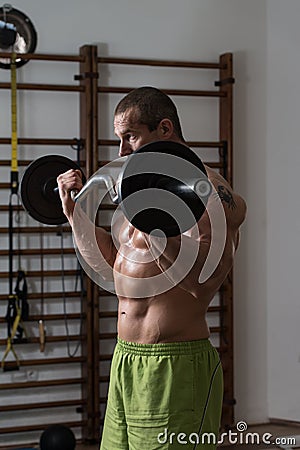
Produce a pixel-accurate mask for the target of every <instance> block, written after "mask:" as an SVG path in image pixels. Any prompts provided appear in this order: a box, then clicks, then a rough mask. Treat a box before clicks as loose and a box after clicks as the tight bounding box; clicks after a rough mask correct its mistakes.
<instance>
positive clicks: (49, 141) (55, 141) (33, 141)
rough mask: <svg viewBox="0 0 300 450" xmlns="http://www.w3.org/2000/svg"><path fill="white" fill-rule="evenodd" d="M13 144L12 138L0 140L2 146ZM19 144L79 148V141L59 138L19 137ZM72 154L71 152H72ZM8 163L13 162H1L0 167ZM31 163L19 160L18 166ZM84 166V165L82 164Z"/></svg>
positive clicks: (73, 154)
mask: <svg viewBox="0 0 300 450" xmlns="http://www.w3.org/2000/svg"><path fill="white" fill-rule="evenodd" d="M10 144H11V138H10V137H3V138H0V145H10ZM18 144H19V145H58V146H60V145H62V146H64V147H66V146H72V145H73V146H77V144H78V141H77V139H74V138H73V139H59V138H22V137H18ZM70 154H71V152H70ZM72 156H75V152H74V150H73V153H72ZM4 161H6V164H7V163H8V164H9V165H10V164H11V161H10V160H9V159H7V160H0V165H3V162H4ZM30 162H31V161H29V160H26V161H25V160H22V159H20V160H18V165H19V166H21V165H27V164H29V163H30ZM82 164H84V163H82Z"/></svg>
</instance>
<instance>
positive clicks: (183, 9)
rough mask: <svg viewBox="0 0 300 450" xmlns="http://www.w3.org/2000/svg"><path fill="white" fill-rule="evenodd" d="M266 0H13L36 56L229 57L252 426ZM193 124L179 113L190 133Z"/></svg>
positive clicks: (263, 413) (238, 300) (261, 295)
mask: <svg viewBox="0 0 300 450" xmlns="http://www.w3.org/2000/svg"><path fill="white" fill-rule="evenodd" d="M277 3H279V1H277ZM265 5H266V3H265V2H264V1H261V0H252V1H249V0H186V1H184V2H183V1H182V0H163V1H162V0H152V1H151V2H150V1H146V0H126V1H124V0H86V1H85V2H82V1H81V0H73V1H72V2H61V1H59V0H52V1H51V2H49V1H46V0H41V1H38V2H37V1H36V0H26V1H24V0H15V1H14V2H13V6H14V7H16V8H18V9H20V10H22V11H24V12H26V13H27V14H28V15H29V17H30V18H31V19H32V21H33V22H34V24H35V26H36V29H37V32H38V48H37V51H38V52H40V53H46V52H49V53H73V54H77V53H78V48H79V47H80V46H81V45H83V44H97V45H98V46H99V53H101V52H102V54H104V55H106V54H107V55H109V56H120V57H144V58H147V57H148V58H161V59H178V60H192V61H216V60H217V59H218V56H219V54H221V53H223V52H227V51H230V52H233V53H234V67H235V78H236V84H235V87H234V92H235V94H234V98H235V108H234V144H235V161H234V163H235V164H234V173H235V176H234V178H235V183H234V184H235V188H236V190H237V191H239V192H240V193H241V194H242V195H243V196H244V197H245V199H246V200H247V203H248V219H247V223H246V224H245V226H244V227H243V233H242V241H241V247H240V250H239V253H238V255H237V258H236V265H235V377H236V381H235V393H236V395H235V396H236V399H237V406H236V416H237V419H245V420H247V421H248V422H259V421H265V420H266V419H267V417H268V404H267V326H266V325H267V322H266V318H267V281H266V238H267V234H266V205H267V199H266V176H265V175H266V87H267V84H266V56H267V55H266V37H267V36H266V8H265ZM30 64H31V63H29V64H28V65H27V66H25V67H24V73H25V68H26V73H27V74H28V76H30V77H32V78H33V79H34V78H36V75H37V74H36V73H33V71H32V68H31V67H32V65H31V66H30ZM22 70H23V69H22ZM43 70H45V69H43V67H42V63H41V73H42V72H43ZM51 75H53V76H54V77H55V76H56V74H54V73H53V74H51ZM1 76H4V75H3V74H2V73H0V77H1ZM20 76H23V75H20ZM161 87H163V86H161ZM186 88H188V86H186ZM45 107H46V106H45V105H44V106H43V108H45ZM54 107H55V105H53V108H54ZM52 119H53V120H54V121H55V123H56V122H61V123H64V121H65V120H66V119H67V125H68V127H69V129H71V130H72V125H71V124H69V119H68V118H67V117H66V115H65V114H64V111H63V110H62V112H60V110H58V111H56V112H55V117H54V116H51V120H52ZM27 120H28V119H27ZM193 120H195V119H194V117H192V116H190V117H188V118H187V119H185V123H184V128H185V129H187V130H188V134H187V133H185V134H186V138H187V139H189V138H191V137H192V132H193V131H192V130H190V128H189V122H190V121H193ZM28 122H29V120H28ZM31 126H32V125H31V124H29V123H28V124H27V127H28V130H29V129H30V127H31ZM49 127H50V128H51V121H49ZM68 127H67V129H68ZM278 132H279V130H278ZM48 135H49V134H48ZM198 137H199V136H198ZM281 179H282V178H281ZM273 201H274V202H275V199H274V200H273ZM274 214H275V213H274ZM278 251H279V249H278ZM268 256H270V255H269V254H268ZM278 281H279V280H278ZM277 292H278V291H277ZM270 376H273V375H272V374H271V375H270ZM270 393H271V392H270Z"/></svg>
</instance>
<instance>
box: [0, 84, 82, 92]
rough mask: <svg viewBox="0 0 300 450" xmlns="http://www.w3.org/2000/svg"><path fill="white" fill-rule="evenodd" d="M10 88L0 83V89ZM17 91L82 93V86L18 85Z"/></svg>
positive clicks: (9, 85)
mask: <svg viewBox="0 0 300 450" xmlns="http://www.w3.org/2000/svg"><path fill="white" fill-rule="evenodd" d="M10 88H11V84H10V83H0V89H10ZM17 89H18V90H28V91H51V92H53V91H55V92H84V86H76V85H74V86H72V85H68V84H41V83H40V84H38V83H18V85H17Z"/></svg>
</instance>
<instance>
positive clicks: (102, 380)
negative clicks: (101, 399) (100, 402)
mask: <svg viewBox="0 0 300 450" xmlns="http://www.w3.org/2000/svg"><path fill="white" fill-rule="evenodd" d="M109 378H110V377H109V376H108V375H107V376H105V377H104V376H102V377H99V383H108V382H109Z"/></svg>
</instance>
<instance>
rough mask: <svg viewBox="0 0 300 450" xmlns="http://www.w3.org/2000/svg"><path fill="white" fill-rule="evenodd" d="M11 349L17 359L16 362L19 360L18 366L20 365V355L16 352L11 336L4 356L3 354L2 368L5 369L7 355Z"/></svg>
mask: <svg viewBox="0 0 300 450" xmlns="http://www.w3.org/2000/svg"><path fill="white" fill-rule="evenodd" d="M10 351H11V352H12V354H13V355H14V357H15V360H16V362H17V365H18V366H19V365H20V361H19V358H18V356H17V354H16V352H15V349H14V347H13V345H12V343H11V338H7V344H6V350H5V353H4V356H3V358H2V360H1V368H2V369H4V366H5V360H6V358H7V355H8V354H9V352H10Z"/></svg>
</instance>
